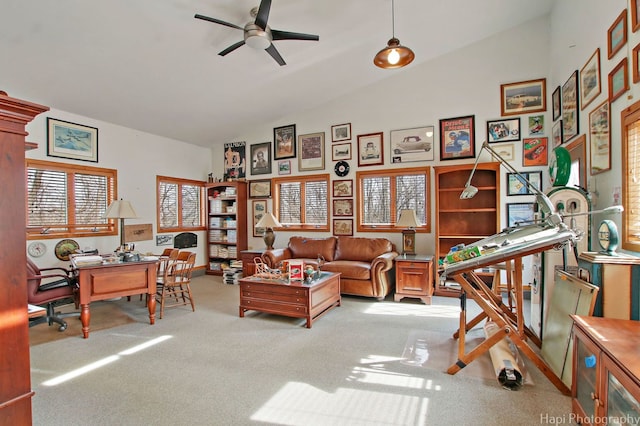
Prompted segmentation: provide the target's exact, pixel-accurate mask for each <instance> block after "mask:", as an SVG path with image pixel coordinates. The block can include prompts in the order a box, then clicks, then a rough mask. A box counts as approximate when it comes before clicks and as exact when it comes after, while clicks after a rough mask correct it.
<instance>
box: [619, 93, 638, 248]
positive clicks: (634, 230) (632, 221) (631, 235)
mask: <svg viewBox="0 0 640 426" xmlns="http://www.w3.org/2000/svg"><path fill="white" fill-rule="evenodd" d="M622 206H623V207H624V212H623V213H622V248H623V249H625V250H629V251H636V252H640V102H636V103H635V104H633V105H631V106H630V107H629V108H627V109H625V110H624V111H622Z"/></svg>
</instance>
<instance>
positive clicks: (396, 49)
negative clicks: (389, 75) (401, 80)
mask: <svg viewBox="0 0 640 426" xmlns="http://www.w3.org/2000/svg"><path fill="white" fill-rule="evenodd" d="M415 57H416V55H415V54H414V53H413V51H412V50H411V49H409V48H408V47H406V46H402V45H401V44H400V40H398V39H397V38H395V37H393V38H392V39H391V40H389V41H388V42H387V47H385V48H384V49H382V50H381V51H379V52H378V54H377V55H376V56H375V57H374V58H373V63H374V64H375V65H376V66H377V67H380V68H384V69H390V68H402V67H404V66H405V65H409V64H410V63H411V62H412V61H413V59H414V58H415Z"/></svg>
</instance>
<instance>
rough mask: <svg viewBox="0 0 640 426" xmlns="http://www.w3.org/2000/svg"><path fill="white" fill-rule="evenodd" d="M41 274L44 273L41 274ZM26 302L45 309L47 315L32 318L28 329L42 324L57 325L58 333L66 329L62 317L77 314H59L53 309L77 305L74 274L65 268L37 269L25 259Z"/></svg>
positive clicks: (76, 282)
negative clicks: (70, 304) (71, 304)
mask: <svg viewBox="0 0 640 426" xmlns="http://www.w3.org/2000/svg"><path fill="white" fill-rule="evenodd" d="M43 272H45V273H44V274H43ZM27 294H28V296H27V301H28V303H29V304H31V305H38V306H42V307H43V308H46V309H47V315H46V316H43V317H39V318H34V319H32V320H30V321H29V327H31V326H34V325H36V324H41V323H43V322H45V321H46V322H48V323H49V325H50V326H51V325H52V324H53V323H54V322H55V323H57V324H59V325H60V327H58V330H59V331H64V330H66V329H67V323H66V322H65V321H64V320H63V319H62V318H63V317H67V316H72V315H75V316H77V315H78V312H73V313H68V314H60V313H56V312H55V308H56V307H57V306H61V305H68V304H69V303H75V306H76V309H77V308H78V305H79V299H78V279H77V277H76V275H75V273H74V272H73V271H71V270H68V269H65V268H42V269H40V268H38V266H37V265H36V264H35V263H33V261H31V259H29V258H27Z"/></svg>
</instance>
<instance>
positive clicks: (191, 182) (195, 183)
mask: <svg viewBox="0 0 640 426" xmlns="http://www.w3.org/2000/svg"><path fill="white" fill-rule="evenodd" d="M161 183H169V184H175V185H178V191H177V196H178V201H177V204H178V211H177V216H178V225H177V226H172V227H162V226H161V225H160V224H161V223H162V222H161V220H160V216H161V206H160V198H161V197H160V184H161ZM182 185H189V186H198V187H199V188H200V191H199V192H200V209H199V210H200V224H199V225H198V226H184V225H181V223H182V190H181V188H182ZM205 185H206V182H204V181H200V180H194V179H183V178H175V177H171V176H160V175H157V176H156V228H157V230H158V233H159V234H161V233H165V232H192V231H204V230H205V229H207V228H206V226H205V219H206V213H205V207H206V205H205V203H206V202H207V199H206V195H205Z"/></svg>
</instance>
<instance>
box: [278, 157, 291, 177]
mask: <svg viewBox="0 0 640 426" xmlns="http://www.w3.org/2000/svg"><path fill="white" fill-rule="evenodd" d="M278 174H279V175H290V174H291V160H280V161H278Z"/></svg>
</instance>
